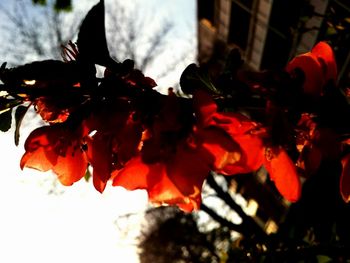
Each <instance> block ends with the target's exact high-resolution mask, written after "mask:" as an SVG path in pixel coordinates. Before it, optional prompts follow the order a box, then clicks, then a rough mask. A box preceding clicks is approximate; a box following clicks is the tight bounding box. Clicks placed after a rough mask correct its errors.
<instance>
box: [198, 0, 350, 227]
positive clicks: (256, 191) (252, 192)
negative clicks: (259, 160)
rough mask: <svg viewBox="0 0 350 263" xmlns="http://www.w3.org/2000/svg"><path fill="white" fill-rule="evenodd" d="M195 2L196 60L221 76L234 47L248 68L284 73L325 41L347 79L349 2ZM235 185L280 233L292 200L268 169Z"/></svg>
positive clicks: (256, 212)
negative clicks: (269, 176) (291, 63)
mask: <svg viewBox="0 0 350 263" xmlns="http://www.w3.org/2000/svg"><path fill="white" fill-rule="evenodd" d="M197 4H198V13H197V15H198V62H199V64H202V65H203V64H205V65H206V66H207V67H208V68H209V69H210V70H214V71H216V73H217V72H220V69H221V70H222V68H223V66H224V63H225V58H226V56H227V54H228V52H229V50H231V49H233V48H239V50H240V51H241V54H242V55H243V58H244V60H245V67H247V68H248V69H249V70H264V69H281V68H284V66H285V65H286V63H287V62H288V61H289V60H290V59H291V58H293V57H294V56H295V55H297V54H300V53H305V52H308V51H310V50H311V49H312V47H313V46H314V45H315V43H317V42H318V41H320V40H326V41H329V42H331V45H332V46H333V48H334V50H335V54H336V57H337V62H338V67H339V74H340V76H341V77H342V79H343V82H345V83H346V82H347V81H348V80H349V73H348V72H349V64H350V63H349V61H350V1H349V0H308V1H307V0H284V1H278V0H197ZM213 75H215V72H214V73H213ZM347 83H350V82H349V81H348V82H347ZM345 85H346V84H345ZM349 86H350V85H349ZM231 186H232V190H233V192H234V193H238V194H240V195H242V196H243V197H244V198H245V199H246V200H247V202H248V206H249V204H251V205H252V207H255V208H254V213H252V214H251V215H252V216H253V218H254V219H255V220H256V221H257V222H258V223H259V225H261V227H262V228H264V229H265V231H267V232H273V231H274V230H276V227H277V226H278V224H279V223H280V221H281V220H282V219H283V217H284V216H285V213H286V212H287V210H288V202H286V201H285V200H283V198H281V196H280V195H278V194H276V192H277V191H276V189H274V185H273V184H272V183H271V182H270V181H269V180H268V179H267V176H266V171H260V172H258V173H257V174H256V176H245V175H242V176H235V177H234V179H233V180H232V181H231ZM256 200H259V203H257V202H256Z"/></svg>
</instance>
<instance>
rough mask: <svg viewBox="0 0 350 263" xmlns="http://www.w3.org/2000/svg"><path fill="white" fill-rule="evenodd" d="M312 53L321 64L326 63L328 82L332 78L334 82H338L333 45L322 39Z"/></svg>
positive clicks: (325, 71)
mask: <svg viewBox="0 0 350 263" xmlns="http://www.w3.org/2000/svg"><path fill="white" fill-rule="evenodd" d="M311 53H312V54H313V55H314V56H316V57H317V58H318V59H319V60H320V62H321V64H324V66H325V70H324V74H325V79H326V82H327V81H329V80H332V81H333V82H334V84H335V83H336V82H337V77H338V76H337V63H336V61H335V57H334V52H333V49H332V48H331V46H330V45H329V44H328V43H327V42H324V41H320V42H318V43H317V45H315V46H314V47H313V49H312V50H311Z"/></svg>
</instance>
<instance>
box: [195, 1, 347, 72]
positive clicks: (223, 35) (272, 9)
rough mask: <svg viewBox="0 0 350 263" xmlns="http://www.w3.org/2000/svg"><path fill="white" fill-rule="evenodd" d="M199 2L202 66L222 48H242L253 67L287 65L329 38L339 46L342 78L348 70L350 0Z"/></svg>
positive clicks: (249, 64) (258, 68)
mask: <svg viewBox="0 0 350 263" xmlns="http://www.w3.org/2000/svg"><path fill="white" fill-rule="evenodd" d="M197 4H198V61H199V63H200V64H201V63H208V61H209V60H210V59H211V60H213V56H214V57H215V59H217V58H219V59H220V57H223V56H224V54H221V55H220V52H219V51H220V50H221V52H223V51H224V50H223V47H226V48H228V49H231V48H234V47H238V48H239V49H240V50H241V51H242V53H243V55H244V59H245V62H246V65H247V66H249V68H250V69H253V70H263V69H275V68H283V67H284V66H285V65H286V63H287V62H288V61H289V60H290V59H291V58H292V57H293V56H295V55H296V54H300V53H304V52H307V51H309V50H311V48H312V47H313V46H314V44H315V43H316V42H317V41H319V40H327V41H330V42H332V46H333V47H335V52H336V56H337V59H338V60H337V61H338V66H339V72H340V75H341V77H344V76H346V75H347V74H346V72H348V71H349V64H350V63H349V61H350V2H349V1H348V0H285V1H277V0H275V1H274V0H197ZM336 39H337V40H336ZM339 39H341V41H342V42H341V43H338V42H339ZM218 49H219V50H218ZM218 53H219V54H218ZM223 53H224V52H223Z"/></svg>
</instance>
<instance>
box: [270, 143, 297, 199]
mask: <svg viewBox="0 0 350 263" xmlns="http://www.w3.org/2000/svg"><path fill="white" fill-rule="evenodd" d="M266 151H267V152H266V153H265V157H266V158H265V160H264V166H265V168H266V170H267V171H268V173H269V175H270V178H271V180H272V181H274V183H275V185H276V187H277V189H278V191H279V192H280V193H281V195H282V196H283V197H284V198H286V199H287V200H288V201H290V202H295V201H298V200H299V198H300V195H301V184H300V180H299V176H298V173H297V171H296V167H295V164H294V163H293V162H292V160H291V159H290V158H289V156H288V154H287V153H286V151H285V150H283V149H282V148H273V149H269V148H267V149H266Z"/></svg>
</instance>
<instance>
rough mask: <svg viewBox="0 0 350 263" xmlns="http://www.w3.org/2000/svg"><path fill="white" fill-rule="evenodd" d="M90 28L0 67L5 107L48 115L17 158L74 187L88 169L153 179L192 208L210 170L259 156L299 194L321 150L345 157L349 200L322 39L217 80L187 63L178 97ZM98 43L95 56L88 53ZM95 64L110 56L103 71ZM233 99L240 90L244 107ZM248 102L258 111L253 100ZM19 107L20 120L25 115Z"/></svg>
mask: <svg viewBox="0 0 350 263" xmlns="http://www.w3.org/2000/svg"><path fill="white" fill-rule="evenodd" d="M100 7H101V6H96V7H95V9H93V10H92V11H90V12H100ZM97 14H99V13H97ZM92 17H96V15H95V16H92ZM97 17H98V16H97ZM90 20H91V19H90V18H88V19H86V21H88V22H85V24H83V25H84V27H83V26H82V28H81V30H83V29H84V28H87V26H86V23H91V21H92V22H93V20H91V21H90ZM84 30H85V29H84ZM84 30H83V32H80V41H78V46H75V45H74V44H73V43H69V46H68V47H65V48H64V54H65V59H64V60H65V62H61V61H52V60H47V61H41V62H34V63H31V64H27V65H24V66H21V67H18V68H14V69H6V68H5V67H4V66H3V67H2V68H1V80H2V81H3V82H4V85H3V86H2V88H3V90H4V91H6V93H5V95H3V97H2V98H1V101H0V103H1V107H2V108H1V109H2V110H5V111H6V110H9V109H12V108H14V107H15V106H18V105H20V104H27V105H28V104H29V105H28V107H31V106H32V105H33V106H34V108H35V110H36V112H37V113H38V114H40V116H41V117H42V119H43V120H44V121H45V122H47V125H46V126H43V127H39V128H37V129H35V130H34V131H32V133H31V134H30V135H29V137H28V138H27V139H26V141H25V145H24V147H25V154H24V155H23V157H22V159H21V162H20V166H21V168H22V169H23V168H25V167H28V168H34V169H37V170H39V171H48V170H52V171H53V172H54V173H55V174H56V175H57V177H58V179H59V181H60V182H61V183H62V184H63V185H67V186H68V185H72V184H74V183H75V182H77V181H79V180H81V179H82V178H83V177H84V176H85V174H86V172H87V171H88V170H90V169H91V170H92V180H93V184H94V187H95V188H96V190H98V191H99V192H101V193H102V192H103V191H104V189H105V187H106V185H107V183H108V182H109V181H111V182H112V185H113V186H122V187H124V188H126V189H128V190H135V189H146V190H147V192H148V196H149V199H150V201H151V202H153V203H157V204H169V205H177V206H179V207H180V208H181V209H182V210H184V211H192V210H194V209H199V207H200V203H201V189H202V186H203V183H204V181H205V179H206V178H207V176H208V174H209V173H210V172H215V173H218V174H222V175H225V176H232V175H235V174H247V173H254V172H255V171H257V170H258V169H260V168H261V167H264V168H265V169H266V171H267V172H268V174H269V176H270V179H271V181H273V182H274V183H275V185H276V188H277V190H278V191H279V192H280V193H281V195H282V196H283V197H284V198H286V199H287V200H289V201H291V202H294V201H297V200H298V199H299V198H300V195H301V182H300V179H299V176H300V175H303V176H305V177H308V176H312V174H313V173H315V171H317V169H318V168H319V166H320V163H321V162H322V160H325V159H335V158H342V157H343V162H342V164H343V172H342V180H341V192H342V195H343V198H344V200H346V201H349V200H350V197H349V196H350V183H349V182H348V181H349V180H350V179H349V178H350V174H349V171H350V168H349V163H350V155H349V154H348V155H344V151H343V149H344V143H346V142H347V141H346V140H343V141H341V140H340V136H339V134H340V133H341V132H339V129H334V125H332V118H328V117H327V116H328V115H326V117H324V113H323V112H322V110H320V107H319V105H322V103H323V101H324V99H325V98H326V97H327V96H328V95H329V94H333V91H335V90H336V89H337V87H336V82H337V67H336V63H335V59H334V54H333V51H332V49H331V47H330V46H329V45H328V44H327V43H325V42H320V43H318V44H317V45H316V46H315V47H314V48H313V49H312V50H311V52H308V53H306V54H302V55H299V56H297V57H295V58H294V59H293V60H291V61H290V62H289V63H288V65H287V66H286V68H285V70H283V71H282V72H279V73H272V72H257V73H252V72H251V74H250V76H251V78H250V79H247V78H246V77H245V78H242V76H247V74H245V75H244V74H237V71H232V72H229V76H227V75H226V76H223V77H222V78H221V79H220V80H219V81H217V83H213V82H211V81H210V80H209V78H207V76H206V75H205V74H204V73H203V71H202V68H199V67H197V66H196V65H194V64H191V65H190V66H188V67H187V68H186V69H185V71H184V72H183V74H182V76H181V79H180V85H181V89H182V91H183V92H184V93H187V95H188V96H185V97H181V96H178V94H176V93H175V92H174V90H173V89H172V88H169V90H168V94H167V95H162V94H160V93H158V92H157V91H156V90H155V89H153V88H154V87H155V86H156V83H155V81H154V80H153V79H151V78H149V77H146V76H144V75H143V73H142V72H141V71H139V70H137V69H134V65H133V62H132V61H131V60H126V61H124V62H123V63H117V62H115V61H113V60H112V59H111V58H109V54H108V53H106V52H108V49H107V48H106V44H105V43H104V41H100V42H99V41H95V42H94V43H95V44H96V45H97V48H94V49H91V50H90V49H89V48H90V46H89V45H87V44H86V43H85V42H84V41H87V40H86V39H88V35H86V34H87V33H86V32H88V31H86V30H85V31H84ZM95 50H97V51H96V52H97V53H95V54H94V56H93V58H94V59H95V61H94V60H92V61H91V60H89V59H88V58H89V57H88V54H87V53H89V52H90V51H91V52H93V51H95ZM94 64H102V65H103V66H105V67H106V70H105V74H104V77H103V78H102V79H98V78H97V77H96V72H95V67H94ZM241 73H242V72H241ZM226 74H227V73H226ZM243 84H244V85H243ZM238 86H239V87H246V90H242V89H241V88H238ZM331 97H332V96H331ZM235 98H244V101H245V102H246V103H247V106H248V107H246V108H245V107H244V106H245V105H243V106H242V105H241V104H239V103H237V104H235ZM257 98H258V99H257ZM327 98H328V97H327ZM256 100H257V101H256ZM251 103H255V104H256V105H259V107H260V110H259V111H258V112H254V111H249V108H252V107H249V106H251V105H250V104H251ZM256 105H254V106H256ZM20 107H23V106H20ZM18 108H19V107H18ZM229 108H231V110H228V109H229ZM253 108H257V107H253ZM321 108H322V107H321ZM232 109H234V110H232ZM17 111H18V110H17ZM21 112H23V113H25V111H21ZM18 115H21V114H17V112H16V118H17V121H18V122H17V124H18V123H20V119H21V117H23V114H22V116H20V117H18ZM320 116H322V118H320ZM17 126H18V127H17V128H19V125H17ZM16 132H18V131H16Z"/></svg>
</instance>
